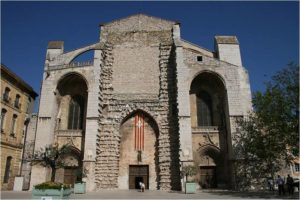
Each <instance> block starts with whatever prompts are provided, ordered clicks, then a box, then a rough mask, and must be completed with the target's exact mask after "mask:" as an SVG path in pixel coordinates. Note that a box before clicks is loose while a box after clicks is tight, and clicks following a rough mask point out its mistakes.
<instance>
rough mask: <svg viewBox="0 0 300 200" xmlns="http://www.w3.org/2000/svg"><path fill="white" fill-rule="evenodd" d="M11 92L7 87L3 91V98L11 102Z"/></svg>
mask: <svg viewBox="0 0 300 200" xmlns="http://www.w3.org/2000/svg"><path fill="white" fill-rule="evenodd" d="M9 93H10V89H9V88H8V87H6V88H5V90H4V93H3V100H4V101H6V102H9Z"/></svg>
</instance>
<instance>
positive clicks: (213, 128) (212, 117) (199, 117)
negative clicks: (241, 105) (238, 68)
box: [190, 71, 231, 187]
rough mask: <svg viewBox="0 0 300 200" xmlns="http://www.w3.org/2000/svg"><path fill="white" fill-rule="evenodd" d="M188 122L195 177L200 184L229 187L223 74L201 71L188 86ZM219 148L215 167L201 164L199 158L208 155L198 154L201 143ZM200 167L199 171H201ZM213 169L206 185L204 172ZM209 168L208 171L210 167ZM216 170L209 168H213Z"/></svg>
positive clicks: (225, 93) (226, 105) (226, 112)
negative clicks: (189, 120)
mask: <svg viewBox="0 0 300 200" xmlns="http://www.w3.org/2000/svg"><path fill="white" fill-rule="evenodd" d="M190 105H191V125H192V133H193V134H192V140H193V155H194V162H195V164H196V165H197V166H198V172H197V181H198V182H199V185H200V186H201V187H229V182H230V180H229V179H230V175H229V174H230V173H229V168H230V167H229V149H228V148H229V145H228V144H231V143H230V142H229V141H228V140H229V138H230V137H229V135H228V129H227V127H228V121H229V119H228V116H229V115H228V100H227V91H226V87H225V83H224V80H223V79H222V77H221V76H220V75H219V74H217V73H214V72H211V71H202V72H200V73H199V74H198V75H197V76H196V77H195V78H194V79H193V81H192V83H191V86H190ZM207 145H210V147H212V148H213V147H214V148H215V149H219V153H218V154H215V155H214V156H213V157H214V158H213V160H215V165H216V166H215V168H214V169H212V168H213V166H209V165H208V166H203V164H200V163H201V160H203V159H204V157H207V155H205V154H203V153H201V154H199V148H203V147H204V146H206V147H208V146H207ZM201 170H202V171H201ZM205 170H207V172H208V173H213V174H214V175H213V176H214V178H213V179H214V181H212V182H213V183H212V184H209V186H208V185H206V186H205V184H203V180H201V176H202V179H203V173H205ZM209 170H211V172H210V171H209ZM214 170H215V172H212V171H214Z"/></svg>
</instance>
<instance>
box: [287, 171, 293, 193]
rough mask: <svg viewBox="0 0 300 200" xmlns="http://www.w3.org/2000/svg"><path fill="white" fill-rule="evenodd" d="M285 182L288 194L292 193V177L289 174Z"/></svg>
mask: <svg viewBox="0 0 300 200" xmlns="http://www.w3.org/2000/svg"><path fill="white" fill-rule="evenodd" d="M286 184H287V188H288V192H289V195H293V194H294V186H293V185H294V179H293V178H292V177H290V175H289V174H288V177H287V179H286Z"/></svg>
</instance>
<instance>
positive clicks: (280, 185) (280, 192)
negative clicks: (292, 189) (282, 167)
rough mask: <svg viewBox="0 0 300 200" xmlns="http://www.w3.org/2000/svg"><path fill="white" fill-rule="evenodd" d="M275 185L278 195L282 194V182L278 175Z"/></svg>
mask: <svg viewBox="0 0 300 200" xmlns="http://www.w3.org/2000/svg"><path fill="white" fill-rule="evenodd" d="M276 184H277V185H278V194H279V195H281V194H284V180H283V179H282V178H281V177H280V176H279V175H278V178H277V180H276Z"/></svg>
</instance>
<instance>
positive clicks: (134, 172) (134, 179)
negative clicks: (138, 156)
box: [129, 165, 149, 189]
mask: <svg viewBox="0 0 300 200" xmlns="http://www.w3.org/2000/svg"><path fill="white" fill-rule="evenodd" d="M139 182H143V183H144V184H145V189H149V166H148V165H130V166H129V189H140V186H139Z"/></svg>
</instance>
